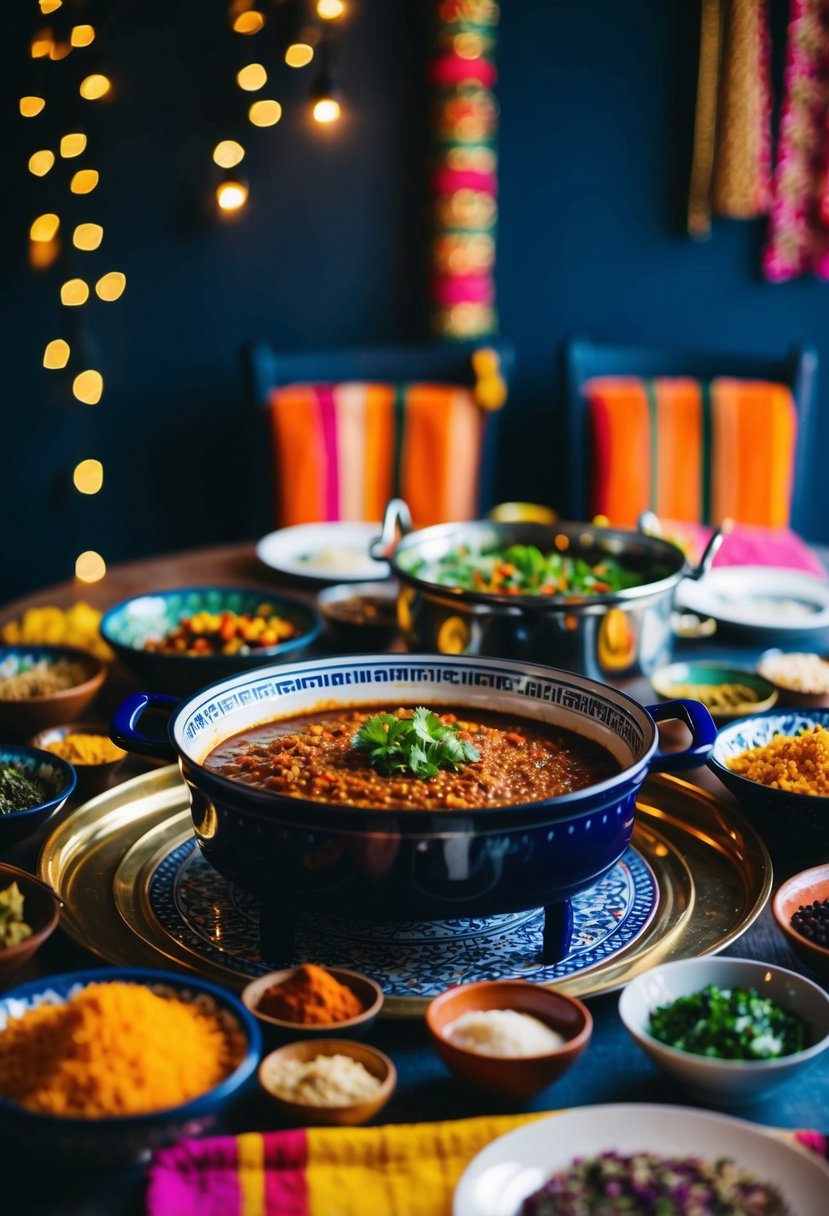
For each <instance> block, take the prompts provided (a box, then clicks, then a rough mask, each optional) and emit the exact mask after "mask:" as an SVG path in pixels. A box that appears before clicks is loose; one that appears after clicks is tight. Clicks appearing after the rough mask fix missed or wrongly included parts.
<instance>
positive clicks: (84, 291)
mask: <svg viewBox="0 0 829 1216" xmlns="http://www.w3.org/2000/svg"><path fill="white" fill-rule="evenodd" d="M88 299H89V287H88V285H87V284H86V283H85V282H84V281H83V279H67V280H66V282H65V283H64V284H63V286H62V287H61V289H60V302H61V304H65V305H66V306H67V308H74V307H77V305H79V304H85V303H86V302H87V300H88Z"/></svg>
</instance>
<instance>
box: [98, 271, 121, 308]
mask: <svg viewBox="0 0 829 1216" xmlns="http://www.w3.org/2000/svg"><path fill="white" fill-rule="evenodd" d="M126 285H127V276H126V275H125V274H122V273H121V271H120V270H110V271H109V272H108V273H107V274H103V275H101V277H100V279H98V282H97V283H96V284H95V294H96V295H97V297H98V299H99V300H106V301H108V302H111V301H112V300H117V299H118V298H119V296H122V295H123V294H124V288H125V287H126Z"/></svg>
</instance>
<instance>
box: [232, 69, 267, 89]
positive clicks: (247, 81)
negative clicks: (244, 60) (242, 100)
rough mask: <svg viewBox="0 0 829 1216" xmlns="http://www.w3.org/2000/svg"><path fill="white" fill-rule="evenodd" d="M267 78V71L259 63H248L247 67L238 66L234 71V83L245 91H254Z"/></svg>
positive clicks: (260, 86)
mask: <svg viewBox="0 0 829 1216" xmlns="http://www.w3.org/2000/svg"><path fill="white" fill-rule="evenodd" d="M267 79H268V73H267V72H266V71H265V69H264V68H263V67H262V64H261V63H249V64H248V65H247V67H244V68H240V70H239V71H238V72H237V73H236V83H237V84H238V86H239V88H240V89H244V90H245V92H247V93H255V92H256V90H257V89H261V88H262V86H263V85H264V84H266V83H267Z"/></svg>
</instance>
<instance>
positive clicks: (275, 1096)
mask: <svg viewBox="0 0 829 1216" xmlns="http://www.w3.org/2000/svg"><path fill="white" fill-rule="evenodd" d="M259 1083H260V1085H261V1086H262V1088H263V1089H264V1091H265V1093H267V1094H268V1095H269V1097H270V1098H271V1099H272V1100H273V1101H274V1103H275V1104H276V1106H277V1107H278V1109H279V1111H280V1113H281V1114H282V1116H283V1117H284V1118H285V1119H286V1120H287V1121H289V1122H291V1123H296V1124H299V1125H300V1126H305V1125H307V1124H318V1125H322V1126H328V1127H337V1126H353V1125H355V1124H358V1123H367V1122H368V1120H369V1119H372V1118H373V1117H374V1116H375V1115H376V1114H377V1113H378V1111H380V1110H382V1108H383V1107H384V1106H385V1105H386V1103H387V1102H388V1100H389V1098H390V1097H391V1096H392V1094H393V1093H394V1089H395V1086H396V1085H397V1071H396V1069H395V1067H394V1064H392V1062H391V1060H390V1059H389V1057H388V1056H387V1055H385V1054H384V1053H383V1052H382V1051H378V1050H377V1048H376V1047H369V1046H368V1045H367V1044H366V1043H355V1042H352V1041H351V1040H349V1039H301V1040H299V1041H298V1042H296V1043H288V1044H286V1045H285V1046H284V1047H280V1048H278V1049H277V1050H276V1051H272V1052H271V1053H270V1055H267V1056H265V1058H264V1060H263V1061H262V1063H261V1064H260V1065H259Z"/></svg>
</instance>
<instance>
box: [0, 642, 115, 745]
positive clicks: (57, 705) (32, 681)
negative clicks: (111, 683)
mask: <svg viewBox="0 0 829 1216" xmlns="http://www.w3.org/2000/svg"><path fill="white" fill-rule="evenodd" d="M106 670H107V668H106V664H105V663H103V662H102V661H101V659H99V658H96V657H95V655H93V654H89V653H88V652H87V651H84V650H76V649H75V648H74V647H72V646H28V645H19V646H0V733H2V734H3V735H5V736H6V738H9V739H27V738H29V736H31V735H33V734H35V732H36V731H40V730H45V729H46V727H47V726H55V725H57V724H58V723H59V722H70V721H71V720H72V719H73V718H76V717H77V716H78V715H79V714H81V713H83V711H84V710H85V709H86V707H87V705H89V703H90V701H92V699H93V697H94V696H95V695H96V693H97V692H98V689H99V688H100V687H101V684H102V683H103V682H104V677H105V676H106Z"/></svg>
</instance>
